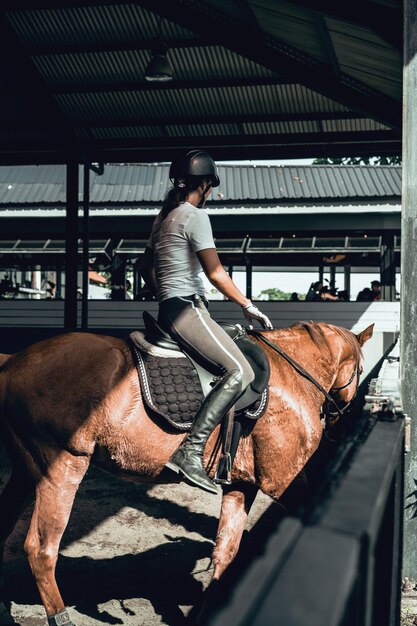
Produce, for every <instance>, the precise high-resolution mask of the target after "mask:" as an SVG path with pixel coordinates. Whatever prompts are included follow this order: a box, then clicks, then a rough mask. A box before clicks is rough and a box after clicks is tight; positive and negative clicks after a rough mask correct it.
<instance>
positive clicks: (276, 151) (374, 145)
mask: <svg viewBox="0 0 417 626" xmlns="http://www.w3.org/2000/svg"><path fill="white" fill-rule="evenodd" d="M190 143H191V142H190ZM201 143H202V142H201V140H200V141H197V140H196V141H195V142H194V144H193V147H194V148H195V147H196V146H198V145H200V144H201ZM137 147H138V142H136V144H135V146H133V145H132V143H131V144H130V145H129V146H125V147H123V146H121V145H118V146H117V147H114V148H113V149H108V148H106V149H103V148H100V149H99V148H98V146H95V147H94V150H91V151H90V152H91V154H92V155H94V159H96V160H100V159H102V160H105V161H106V162H107V163H120V162H123V163H139V162H142V163H154V162H158V161H161V160H162V159H168V158H169V159H171V158H173V157H174V156H175V155H177V154H179V153H180V152H181V150H177V151H175V149H174V148H172V149H171V148H170V149H169V152H168V151H167V149H165V148H160V147H159V148H158V147H150V148H144V149H142V150H138V149H137ZM5 148H7V147H5ZM211 152H212V154H213V156H214V157H215V158H216V159H217V160H219V161H220V160H242V159H243V160H244V159H295V158H317V157H346V156H375V155H380V156H383V155H386V156H393V155H400V154H401V140H398V141H396V142H395V141H382V140H381V141H379V140H373V138H371V137H370V138H369V140H368V142H366V143H362V144H358V145H356V146H355V145H354V144H352V143H350V142H349V141H348V140H346V141H345V142H340V143H337V144H332V143H326V142H325V140H323V143H321V144H318V145H317V144H314V143H311V144H303V143H301V142H300V143H298V144H294V145H289V144H287V145H285V144H283V145H279V146H274V145H266V146H262V145H256V146H245V147H242V146H220V147H217V148H213V149H212V150H211ZM67 159H68V153H67V152H66V151H65V148H64V147H63V146H57V145H55V146H43V148H42V149H39V146H34V145H33V144H32V145H27V144H26V145H24V144H19V146H18V147H17V146H16V144H15V145H14V147H12V146H10V147H9V148H7V149H6V150H5V151H0V165H33V163H38V164H41V163H47V164H54V163H65V162H66V161H67Z"/></svg>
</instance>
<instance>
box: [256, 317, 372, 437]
mask: <svg viewBox="0 0 417 626" xmlns="http://www.w3.org/2000/svg"><path fill="white" fill-rule="evenodd" d="M247 333H248V334H249V335H253V336H254V337H256V338H257V339H260V340H261V341H263V342H264V343H266V344H267V345H268V346H269V347H270V348H272V349H273V350H275V352H278V354H280V355H281V356H282V358H283V359H285V360H286V361H287V363H289V364H290V365H292V367H293V368H294V369H295V370H296V371H297V372H298V373H299V374H301V376H303V377H304V378H306V379H307V380H309V381H310V382H311V383H313V385H314V386H315V387H317V389H318V390H319V391H321V393H322V394H323V395H324V397H325V402H324V403H323V406H322V408H321V419H322V420H324V421H325V423H326V424H328V425H330V426H333V425H334V424H335V422H337V420H338V419H339V418H340V417H343V415H344V414H345V413H347V412H348V410H349V409H350V408H351V405H352V402H353V401H354V399H355V398H356V392H355V395H354V396H353V397H352V398H351V400H349V402H346V404H345V406H343V407H342V408H340V407H339V405H338V404H337V402H336V400H335V399H334V398H332V396H331V395H330V392H332V391H341V390H342V389H346V388H347V387H349V385H351V384H352V383H353V381H354V380H355V376H356V379H357V383H359V376H360V371H359V362H358V361H356V363H355V367H354V370H353V372H352V374H351V376H350V378H349V380H348V382H347V383H346V384H344V385H341V386H340V387H331V389H330V392H328V391H326V389H325V388H324V387H323V385H321V384H320V383H319V382H318V381H317V380H316V379H315V378H314V376H312V375H311V374H310V373H309V372H307V370H305V369H304V367H302V366H301V365H300V364H299V363H297V361H295V360H294V359H293V358H292V357H290V355H289V354H287V353H286V352H285V351H284V350H283V349H282V348H280V347H279V346H278V345H277V344H275V343H272V341H269V339H267V338H266V337H265V336H264V335H262V334H261V333H260V332H259V331H257V330H253V329H248V330H247ZM330 408H333V409H334V410H333V411H331V410H330Z"/></svg>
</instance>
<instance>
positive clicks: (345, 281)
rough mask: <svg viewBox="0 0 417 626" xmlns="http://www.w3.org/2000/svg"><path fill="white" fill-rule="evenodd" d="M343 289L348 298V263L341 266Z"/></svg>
mask: <svg viewBox="0 0 417 626" xmlns="http://www.w3.org/2000/svg"><path fill="white" fill-rule="evenodd" d="M343 278H344V280H343V289H344V290H345V291H346V293H347V294H348V296H349V300H350V265H345V266H344V268H343Z"/></svg>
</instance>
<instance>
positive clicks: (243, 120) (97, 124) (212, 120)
mask: <svg viewBox="0 0 417 626" xmlns="http://www.w3.org/2000/svg"><path fill="white" fill-rule="evenodd" d="M363 118H364V116H363V115H362V114H361V113H359V114H358V113H354V112H352V111H347V112H343V111H342V112H336V113H323V112H317V113H315V112H312V113H290V114H279V113H275V114H273V115H258V114H249V115H220V116H219V115H210V116H198V117H190V116H186V117H162V118H159V117H158V118H144V117H142V118H141V117H135V118H120V119H114V118H109V119H104V120H90V119H80V120H72V124H73V126H74V128H89V129H94V128H129V127H132V126H137V127H144V126H153V127H157V126H192V125H196V126H203V125H206V124H268V123H280V122H318V121H332V120H352V119H353V120H357V119H363ZM47 127H48V126H47V125H46V124H44V125H42V123H39V122H37V121H36V120H21V121H19V120H17V121H15V122H9V121H8V122H3V121H2V120H0V131H8V130H9V131H10V130H27V129H30V130H35V129H36V130H41V129H43V128H47Z"/></svg>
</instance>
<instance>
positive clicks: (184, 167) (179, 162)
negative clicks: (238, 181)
mask: <svg viewBox="0 0 417 626" xmlns="http://www.w3.org/2000/svg"><path fill="white" fill-rule="evenodd" d="M190 176H201V178H205V179H206V180H207V182H210V186H211V187H218V186H219V185H220V179H219V177H218V175H217V168H216V164H215V162H214V161H213V159H212V157H211V156H210V155H209V153H208V152H205V151H204V150H190V151H189V152H187V153H186V154H184V155H181V156H180V157H177V158H176V159H174V160H173V162H172V163H171V167H170V168H169V177H170V179H171V180H183V179H187V178H189V177H190Z"/></svg>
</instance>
